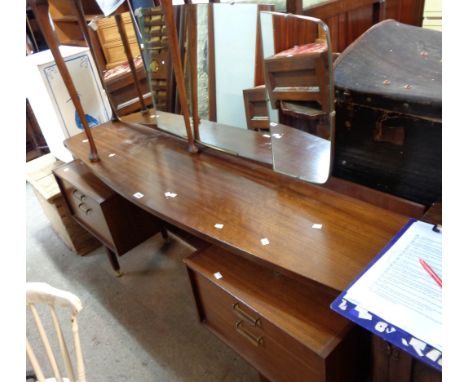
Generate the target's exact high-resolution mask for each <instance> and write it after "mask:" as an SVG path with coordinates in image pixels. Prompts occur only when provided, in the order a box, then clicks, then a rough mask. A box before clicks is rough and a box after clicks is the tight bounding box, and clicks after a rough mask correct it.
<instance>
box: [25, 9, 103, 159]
mask: <svg viewBox="0 0 468 382" xmlns="http://www.w3.org/2000/svg"><path fill="white" fill-rule="evenodd" d="M29 4H30V5H31V8H32V10H33V12H34V14H35V16H36V18H37V22H38V23H39V27H40V28H41V31H42V33H43V35H44V38H45V40H46V42H47V45H48V46H49V49H50V51H51V52H52V55H53V57H54V60H55V63H56V65H57V68H58V70H59V72H60V75H61V76H62V79H63V82H64V83H65V87H66V88H67V90H68V93H69V94H70V97H71V100H72V102H73V105H74V106H75V110H76V112H77V113H78V116H79V117H80V121H81V123H82V124H83V128H84V132H85V134H86V138H88V142H89V148H90V152H89V160H90V161H91V162H98V161H99V156H98V153H97V149H96V145H95V143H94V139H93V135H92V134H91V129H90V128H89V125H88V121H87V120H86V115H85V112H84V110H83V106H82V105H81V102H80V98H79V97H78V92H77V91H76V87H75V84H74V83H73V80H72V78H71V75H70V72H69V71H68V69H67V66H66V65H65V61H64V59H63V57H62V54H61V53H60V50H59V44H58V40H57V36H56V35H55V32H54V31H53V29H52V26H51V25H50V19H49V2H48V0H29Z"/></svg>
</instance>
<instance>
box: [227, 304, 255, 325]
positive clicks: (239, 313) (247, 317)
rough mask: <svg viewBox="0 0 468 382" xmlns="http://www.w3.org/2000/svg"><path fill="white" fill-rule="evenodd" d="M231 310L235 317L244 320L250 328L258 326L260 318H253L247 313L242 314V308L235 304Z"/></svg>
mask: <svg viewBox="0 0 468 382" xmlns="http://www.w3.org/2000/svg"><path fill="white" fill-rule="evenodd" d="M232 309H233V310H234V313H236V315H237V316H238V317H239V318H243V319H244V320H246V321H247V322H248V323H249V324H250V325H252V326H260V318H255V317H252V316H251V315H250V314H248V313H247V312H244V311H243V310H242V308H241V307H240V305H239V303H238V302H236V303H234V305H233V306H232Z"/></svg>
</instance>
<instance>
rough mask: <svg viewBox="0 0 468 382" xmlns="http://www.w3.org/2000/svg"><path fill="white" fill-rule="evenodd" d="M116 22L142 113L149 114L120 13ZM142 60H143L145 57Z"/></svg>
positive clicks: (116, 16)
mask: <svg viewBox="0 0 468 382" xmlns="http://www.w3.org/2000/svg"><path fill="white" fill-rule="evenodd" d="M115 22H116V23H117V29H118V30H119V34H120V39H121V40H122V43H123V46H124V50H125V55H126V56H127V61H128V65H129V66H130V71H131V72H132V76H133V82H134V84H135V88H136V90H137V93H138V98H139V100H140V106H141V112H142V113H147V112H148V109H147V108H146V105H145V100H144V99H143V92H142V91H141V87H140V82H139V81H138V75H137V71H136V67H135V62H134V61H133V54H132V50H131V48H130V44H129V43H128V37H127V32H126V31H125V26H124V23H123V21H122V16H121V15H120V13H117V14H116V15H115ZM137 43H138V40H137ZM141 59H142V60H143V57H142V58H141Z"/></svg>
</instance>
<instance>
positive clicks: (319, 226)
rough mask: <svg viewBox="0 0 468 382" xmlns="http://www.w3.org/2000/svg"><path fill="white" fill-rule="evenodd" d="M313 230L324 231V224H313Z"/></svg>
mask: <svg viewBox="0 0 468 382" xmlns="http://www.w3.org/2000/svg"><path fill="white" fill-rule="evenodd" d="M312 228H313V229H322V224H312Z"/></svg>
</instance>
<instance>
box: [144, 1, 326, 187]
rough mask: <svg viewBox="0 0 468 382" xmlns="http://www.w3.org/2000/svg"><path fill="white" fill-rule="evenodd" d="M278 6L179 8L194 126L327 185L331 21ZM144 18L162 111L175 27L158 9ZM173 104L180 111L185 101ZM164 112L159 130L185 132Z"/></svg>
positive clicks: (219, 143)
mask: <svg viewBox="0 0 468 382" xmlns="http://www.w3.org/2000/svg"><path fill="white" fill-rule="evenodd" d="M272 9H273V6H272V5H258V4H232V3H230V4H228V3H209V4H184V5H178V6H174V7H173V11H174V12H173V14H174V20H173V21H174V24H175V25H176V27H177V31H178V37H179V46H178V49H179V52H180V56H181V62H182V69H183V74H184V86H185V89H186V94H187V100H186V101H187V103H188V105H189V110H190V124H191V128H192V129H193V130H192V131H193V132H194V136H195V139H196V141H197V142H198V143H200V144H201V145H204V146H208V147H211V148H215V149H218V150H222V151H224V152H227V153H230V154H233V155H238V156H241V157H245V158H248V159H251V160H255V161H258V162H263V163H265V164H267V165H271V166H272V167H273V169H274V170H275V171H277V172H281V173H284V174H287V175H289V176H293V177H296V178H300V179H303V180H305V181H308V182H313V183H325V182H326V181H327V179H328V177H329V175H330V167H331V158H332V152H333V139H334V96H333V94H334V89H333V66H332V58H331V57H332V55H331V50H330V48H329V47H330V46H331V45H330V38H329V32H328V28H327V26H326V25H325V24H324V23H323V22H322V21H321V20H318V19H314V18H310V17H303V16H297V15H289V14H285V13H277V12H272V11H271V10H272ZM136 15H137V18H138V20H139V27H140V31H141V34H142V37H143V43H144V45H143V53H144V56H145V62H146V67H147V70H148V76H149V82H150V86H151V89H152V94H153V102H154V103H155V108H156V109H157V110H158V102H159V103H160V102H161V101H160V99H161V98H162V97H167V94H164V93H162V92H161V88H160V87H159V86H158V81H160V80H163V79H164V80H166V79H167V78H168V70H170V68H171V66H170V60H171V56H173V55H172V54H168V52H169V48H168V41H167V29H166V28H167V27H168V25H169V24H168V20H165V17H164V14H163V12H161V11H160V10H158V9H157V8H151V9H141V10H140V11H137V12H136ZM173 97H175V98H177V94H174V95H173ZM161 109H162V108H161ZM169 111H171V112H173V113H178V112H180V109H178V108H177V102H175V106H174V110H169ZM158 114H159V115H158ZM166 114H167V113H162V112H159V113H158V112H156V115H157V117H158V118H159V120H156V121H155V122H156V124H157V125H158V128H160V129H163V130H169V132H170V133H172V134H176V135H179V136H182V137H186V133H185V131H184V130H185V128H184V126H183V125H182V124H179V125H178V126H174V125H173V124H167V123H161V118H168V116H167V115H166ZM181 121H182V119H181Z"/></svg>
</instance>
